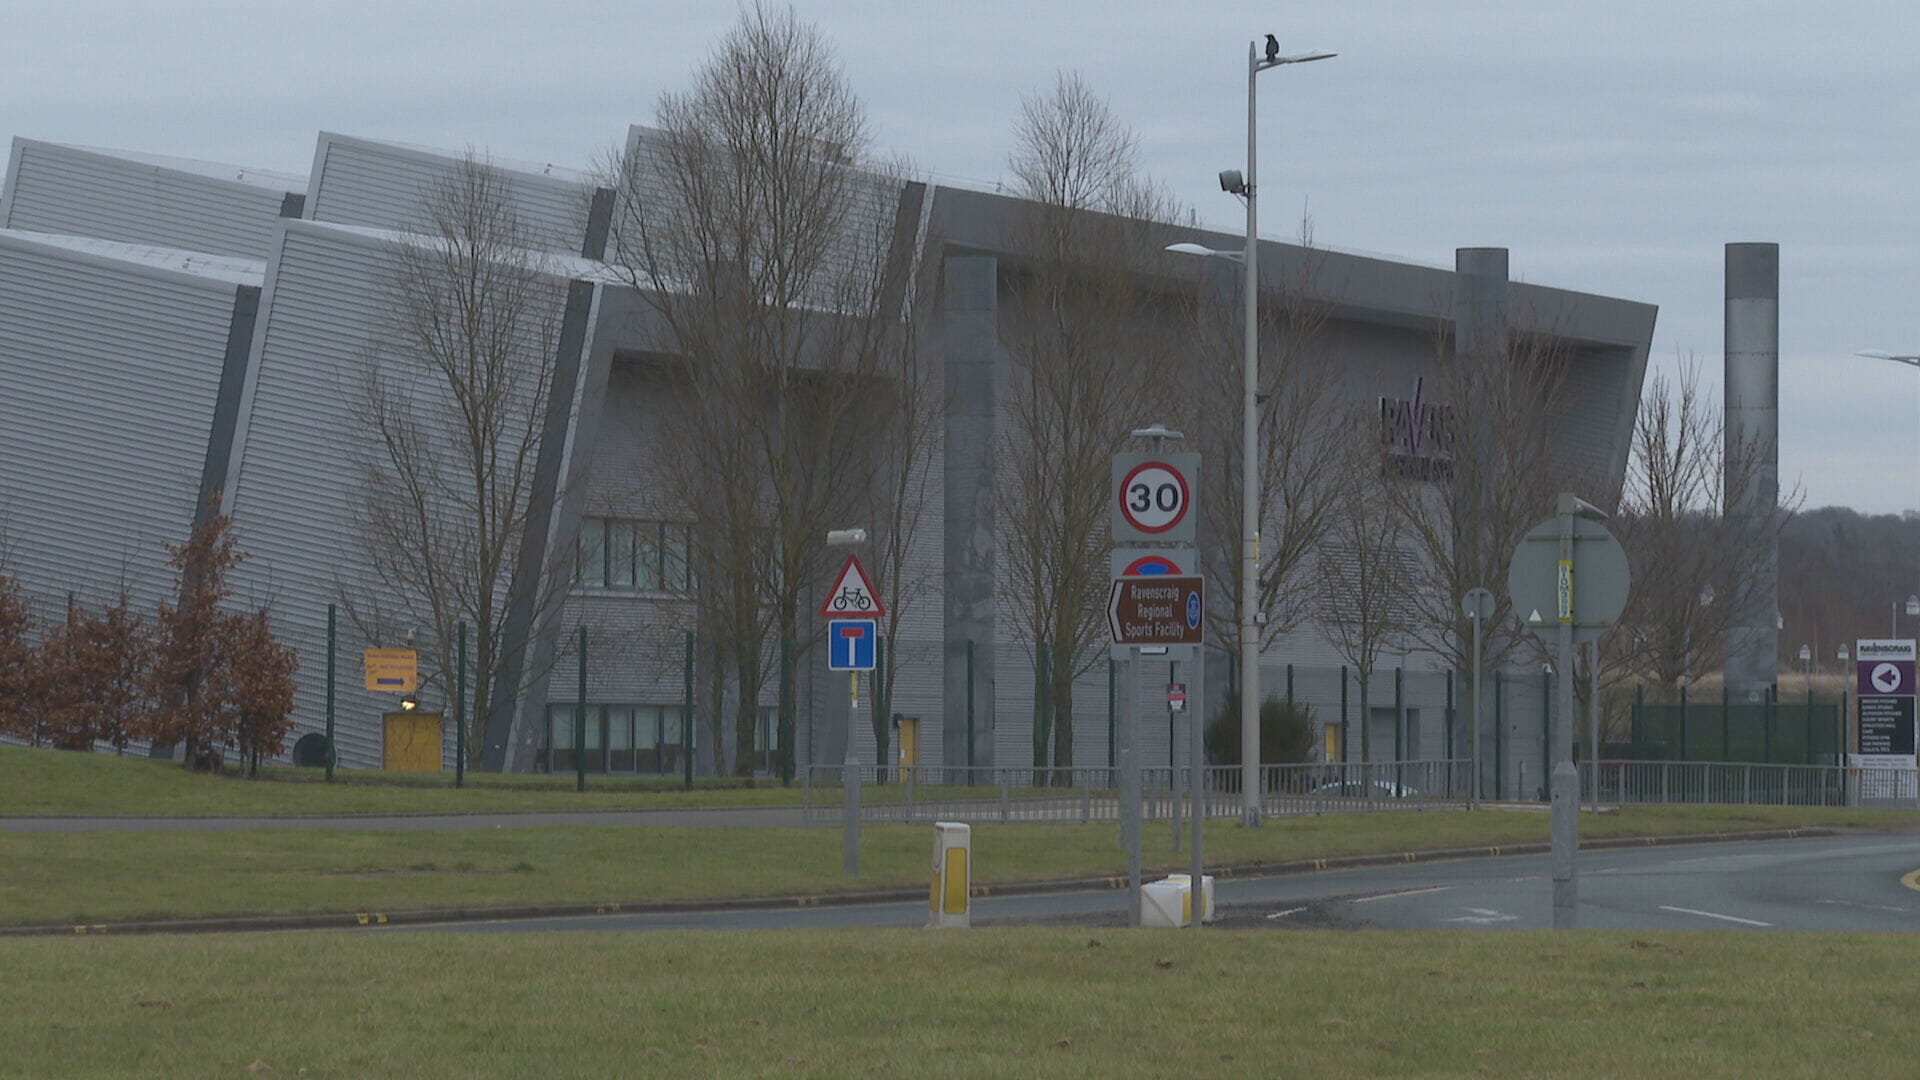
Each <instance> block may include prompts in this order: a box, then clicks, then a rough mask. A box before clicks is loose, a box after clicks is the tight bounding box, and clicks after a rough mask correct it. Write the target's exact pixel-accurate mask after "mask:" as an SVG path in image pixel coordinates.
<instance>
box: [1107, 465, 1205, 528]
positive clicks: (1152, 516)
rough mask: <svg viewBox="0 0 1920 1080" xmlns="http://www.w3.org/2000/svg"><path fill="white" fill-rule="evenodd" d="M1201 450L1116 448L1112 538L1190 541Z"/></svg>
mask: <svg viewBox="0 0 1920 1080" xmlns="http://www.w3.org/2000/svg"><path fill="white" fill-rule="evenodd" d="M1199 474H1200V455H1199V454H1166V453H1160V454H1151V453H1150V454H1115V455H1114V458H1113V538H1114V540H1115V541H1118V542H1121V543H1126V542H1137V541H1143V540H1145V541H1160V542H1175V541H1190V540H1192V539H1193V536H1194V522H1195V517H1196V515H1195V514H1194V512H1193V497H1194V491H1195V488H1196V480H1197V478H1198V477H1199Z"/></svg>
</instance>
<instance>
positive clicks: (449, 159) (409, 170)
mask: <svg viewBox="0 0 1920 1080" xmlns="http://www.w3.org/2000/svg"><path fill="white" fill-rule="evenodd" d="M320 138H321V143H320V152H319V154H318V163H317V165H316V170H315V177H314V190H313V193H312V195H311V196H309V198H308V202H307V215H306V216H307V218H308V219H309V220H312V221H331V222H336V223H338V224H342V225H363V226H369V227H372V228H379V229H397V230H403V231H406V230H419V229H421V228H422V227H423V222H424V219H425V218H426V210H425V206H426V202H427V198H428V196H429V195H430V193H431V192H432V190H433V188H434V185H436V184H438V183H441V182H444V181H447V180H450V179H452V178H454V177H456V176H457V175H459V170H460V168H461V166H462V164H463V163H464V160H465V157H464V155H463V154H458V153H452V152H446V153H437V152H434V151H430V150H424V149H417V148H414V147H404V146H395V145H392V144H388V143H381V142H376V141H372V140H366V139H353V138H348V137H345V136H341V135H329V134H323V135H322V136H321V137H320ZM476 160H477V161H479V162H481V163H482V164H488V165H490V166H491V167H492V168H493V169H494V171H495V174H496V175H497V176H498V177H499V178H500V179H501V180H502V181H504V184H505V187H506V189H507V191H508V192H509V197H510V200H511V203H512V207H513V212H514V213H515V214H516V215H517V216H518V217H519V219H520V220H521V222H522V223H524V225H525V226H526V228H527V230H528V232H529V233H530V234H531V235H530V237H529V239H531V240H533V241H534V242H535V246H536V247H537V248H538V250H542V251H549V252H554V253H557V254H563V255H574V256H577V255H579V254H580V245H581V240H582V237H583V236H584V235H585V233H586V227H587V208H588V205H589V202H590V200H591V198H592V190H591V188H590V187H589V186H588V185H586V184H584V183H582V182H580V181H578V180H574V179H566V178H561V177H557V176H543V175H540V174H538V173H529V172H524V171H521V170H518V169H515V168H512V167H509V166H506V165H502V164H500V163H498V162H496V161H492V160H491V159H489V158H488V157H486V156H485V155H476Z"/></svg>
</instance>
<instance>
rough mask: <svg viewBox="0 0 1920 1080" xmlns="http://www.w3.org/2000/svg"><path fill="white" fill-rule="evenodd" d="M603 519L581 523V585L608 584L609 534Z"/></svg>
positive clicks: (587, 519) (589, 519)
mask: <svg viewBox="0 0 1920 1080" xmlns="http://www.w3.org/2000/svg"><path fill="white" fill-rule="evenodd" d="M606 525H607V523H606V521H605V519H603V518H586V519H584V520H582V521H581V522H580V584H582V585H605V584H606V583H607V533H606Z"/></svg>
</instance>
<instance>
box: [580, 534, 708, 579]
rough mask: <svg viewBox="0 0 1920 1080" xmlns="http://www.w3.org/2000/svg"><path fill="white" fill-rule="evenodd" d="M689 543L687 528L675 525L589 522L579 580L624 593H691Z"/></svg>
mask: <svg viewBox="0 0 1920 1080" xmlns="http://www.w3.org/2000/svg"><path fill="white" fill-rule="evenodd" d="M688 541H689V537H688V532H687V527H686V526H685V525H678V524H674V523H672V522H667V521H639V520H635V519H632V518H599V517H590V518H583V519H581V522H580V565H579V569H578V571H577V572H576V574H575V579H576V580H577V581H578V582H579V583H580V584H581V585H584V586H588V587H590V588H597V589H615V590H619V591H622V592H673V593H684V592H688V591H690V590H691V589H692V587H693V574H692V571H691V570H690V569H689V568H688V561H687V549H688V547H689V542H688Z"/></svg>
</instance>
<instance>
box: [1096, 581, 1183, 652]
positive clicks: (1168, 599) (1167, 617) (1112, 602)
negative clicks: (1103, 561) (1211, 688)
mask: <svg viewBox="0 0 1920 1080" xmlns="http://www.w3.org/2000/svg"><path fill="white" fill-rule="evenodd" d="M1206 609H1207V598H1206V589H1205V585H1204V584H1203V579H1202V578H1201V577H1199V576H1198V575H1192V576H1174V575H1164V574H1163V575H1155V576H1150V577H1117V578H1114V579H1113V591H1112V592H1111V593H1109V594H1108V596H1107V628H1108V629H1110V630H1112V631H1113V643H1114V644H1115V645H1198V644H1200V641H1201V636H1202V631H1203V629H1204V626H1205V621H1204V620H1205V614H1206Z"/></svg>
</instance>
